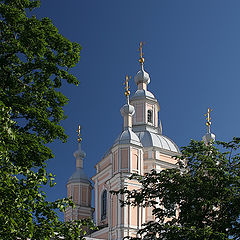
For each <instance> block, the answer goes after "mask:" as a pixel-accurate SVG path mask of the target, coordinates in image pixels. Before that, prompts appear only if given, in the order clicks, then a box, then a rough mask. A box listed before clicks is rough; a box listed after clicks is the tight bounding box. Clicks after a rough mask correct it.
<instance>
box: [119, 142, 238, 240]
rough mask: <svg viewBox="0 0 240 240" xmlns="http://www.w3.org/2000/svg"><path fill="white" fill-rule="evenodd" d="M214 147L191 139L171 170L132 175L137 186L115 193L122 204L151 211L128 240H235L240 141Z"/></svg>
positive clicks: (236, 232)
mask: <svg viewBox="0 0 240 240" xmlns="http://www.w3.org/2000/svg"><path fill="white" fill-rule="evenodd" d="M216 145H218V146H219V147H220V149H221V151H220V150H219V149H218V148H217V147H216V146H213V145H209V146H206V145H205V144H204V143H203V142H196V141H191V143H190V145H189V146H187V147H184V148H183V149H182V155H181V156H178V157H176V158H177V159H178V165H177V166H176V168H175V169H167V170H163V171H161V172H156V171H152V172H150V173H148V174H146V175H145V176H139V175H133V176H131V179H136V180H137V181H139V182H140V183H141V184H142V188H141V189H139V190H134V191H128V190H126V189H122V190H120V191H119V192H120V193H122V194H126V201H125V202H122V204H130V205H133V206H141V207H147V206H148V207H152V208H153V211H152V213H153V215H154V216H155V219H156V220H155V221H151V222H148V223H146V224H144V225H143V227H142V229H141V230H139V232H138V234H139V235H138V236H139V237H136V238H130V239H143V236H144V239H167V240H172V239H174V240H176V239H181V240H182V239H184V240H193V239H196V240H202V239H214V240H225V239H235V240H237V239H240V204H239V203H240V161H239V160H240V155H239V151H238V149H239V146H240V138H234V139H233V140H232V141H231V142H230V143H224V142H218V144H216ZM119 192H118V193H119Z"/></svg>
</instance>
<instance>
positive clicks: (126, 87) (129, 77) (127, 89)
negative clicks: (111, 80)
mask: <svg viewBox="0 0 240 240" xmlns="http://www.w3.org/2000/svg"><path fill="white" fill-rule="evenodd" d="M130 79H131V76H128V75H126V78H125V81H124V83H123V85H126V86H125V96H126V97H128V96H129V95H130V91H129V88H130V87H129V84H128V82H129V80H130Z"/></svg>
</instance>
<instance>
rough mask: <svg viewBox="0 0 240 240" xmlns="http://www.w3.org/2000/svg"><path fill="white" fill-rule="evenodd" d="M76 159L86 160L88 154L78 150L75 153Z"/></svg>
mask: <svg viewBox="0 0 240 240" xmlns="http://www.w3.org/2000/svg"><path fill="white" fill-rule="evenodd" d="M73 155H74V157H75V158H76V159H79V158H80V159H84V158H85V157H86V153H85V152H84V151H82V150H81V149H78V150H77V151H76V152H74V154H73Z"/></svg>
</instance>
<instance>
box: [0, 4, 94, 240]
mask: <svg viewBox="0 0 240 240" xmlns="http://www.w3.org/2000/svg"><path fill="white" fill-rule="evenodd" d="M39 4H40V3H39V1H34V0H1V1H0V42H1V44H0V166H1V167H0V196H1V197H0V239H6V240H9V239H14V240H15V239H27V238H31V239H50V238H52V237H54V239H58V238H59V237H60V236H64V237H65V239H78V236H79V235H83V231H82V228H81V226H82V225H87V221H84V220H83V221H76V222H73V223H62V222H60V221H59V218H58V216H57V214H56V210H57V209H58V210H60V211H64V209H65V208H66V207H67V206H69V205H70V206H72V205H73V203H72V202H71V201H70V200H68V199H62V200H57V201H56V202H48V201H47V200H46V194H45V193H44V192H43V190H42V186H43V185H46V184H50V186H54V184H55V183H54V176H53V175H52V174H51V173H47V172H46V162H47V160H48V159H50V158H53V154H52V152H51V150H50V149H49V148H48V147H46V145H45V144H47V143H50V142H52V141H53V140H55V139H60V140H62V141H66V139H67V136H66V134H65V133H64V129H63V128H62V127H61V126H60V121H61V120H63V119H64V118H65V116H64V112H63V109H62V108H63V106H64V105H65V104H67V102H68V99H67V98H66V97H65V96H64V95H63V94H62V93H61V92H60V91H57V89H58V88H60V87H61V85H62V81H63V80H65V81H67V82H68V83H72V84H75V85H77V84H78V80H77V78H76V77H75V76H74V75H72V74H70V73H69V70H70V69H71V68H72V67H74V66H75V64H76V63H77V62H78V61H79V53H80V49H81V47H80V45H79V44H77V43H72V42H70V41H69V40H67V39H66V38H64V37H63V36H62V35H61V34H59V33H58V29H57V28H56V27H55V26H54V25H53V24H52V22H51V20H50V19H48V18H43V19H40V20H39V19H37V18H36V17H35V16H32V15H30V13H31V10H32V9H34V8H36V7H38V6H39ZM27 13H28V14H27ZM90 224H92V223H91V222H90ZM81 238H82V237H81Z"/></svg>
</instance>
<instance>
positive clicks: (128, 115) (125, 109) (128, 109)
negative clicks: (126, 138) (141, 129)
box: [120, 75, 135, 130]
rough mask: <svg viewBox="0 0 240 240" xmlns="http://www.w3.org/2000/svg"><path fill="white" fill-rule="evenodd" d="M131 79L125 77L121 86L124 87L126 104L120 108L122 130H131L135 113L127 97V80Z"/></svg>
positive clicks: (128, 93)
mask: <svg viewBox="0 0 240 240" xmlns="http://www.w3.org/2000/svg"><path fill="white" fill-rule="evenodd" d="M130 79H131V76H128V75H126V77H125V81H124V83H123V85H125V88H124V89H125V92H124V94H125V96H126V98H127V103H126V104H125V105H123V106H122V108H121V110H120V111H121V114H122V116H123V120H124V124H123V125H124V130H125V129H128V128H132V116H133V114H134V113H135V109H134V107H133V106H132V105H130V103H129V95H130V90H129V89H130V86H129V80H130Z"/></svg>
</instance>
